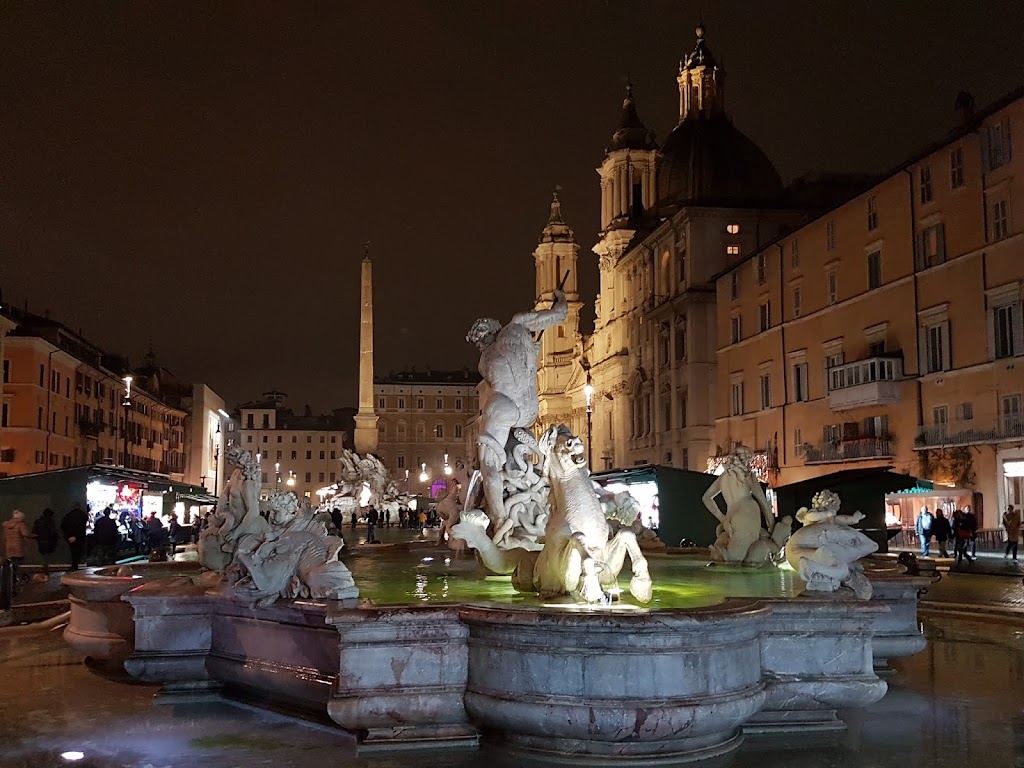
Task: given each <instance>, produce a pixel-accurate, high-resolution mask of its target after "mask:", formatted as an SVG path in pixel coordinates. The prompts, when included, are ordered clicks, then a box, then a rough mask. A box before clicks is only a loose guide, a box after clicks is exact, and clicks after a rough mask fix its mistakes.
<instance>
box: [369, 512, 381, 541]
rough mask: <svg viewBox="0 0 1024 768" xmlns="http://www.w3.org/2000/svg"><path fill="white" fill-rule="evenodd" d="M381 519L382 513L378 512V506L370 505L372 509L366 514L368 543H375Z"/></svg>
mask: <svg viewBox="0 0 1024 768" xmlns="http://www.w3.org/2000/svg"><path fill="white" fill-rule="evenodd" d="M379 520H380V515H379V514H378V513H377V508H376V507H375V506H373V505H372V504H371V505H370V511H369V512H368V513H367V515H366V543H367V544H373V542H374V541H375V540H376V539H375V534H376V532H377V522H378V521H379Z"/></svg>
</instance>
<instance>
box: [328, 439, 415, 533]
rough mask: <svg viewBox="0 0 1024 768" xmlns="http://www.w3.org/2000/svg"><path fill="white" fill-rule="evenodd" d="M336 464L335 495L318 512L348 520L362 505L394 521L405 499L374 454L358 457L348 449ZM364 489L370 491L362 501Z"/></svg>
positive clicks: (344, 450)
mask: <svg viewBox="0 0 1024 768" xmlns="http://www.w3.org/2000/svg"><path fill="white" fill-rule="evenodd" d="M339 461H340V463H341V477H340V479H339V480H338V482H337V483H335V484H334V486H333V488H334V489H335V490H336V491H337V492H336V493H335V494H334V495H333V496H331V497H330V498H329V499H327V500H326V501H324V502H323V504H321V509H323V510H325V511H327V512H331V511H334V510H337V511H339V512H341V514H342V515H344V516H348V515H349V514H350V513H351V512H352V511H353V510H354V509H356V508H358V507H360V506H362V505H363V504H364V502H365V504H367V505H373V506H374V507H376V508H377V510H378V511H379V512H380V513H381V514H384V511H385V510H390V511H391V513H392V517H393V518H396V519H397V516H398V508H399V506H401V503H402V501H403V500H404V499H403V496H402V494H401V493H399V490H398V485H397V484H396V483H395V481H394V480H392V479H391V477H390V475H389V474H388V470H387V467H385V466H384V463H383V462H382V461H381V460H380V459H379V458H377V457H376V456H374V455H373V454H370V453H368V454H365V455H363V456H360V455H359V454H358V453H356V452H355V451H350V450H348V449H347V448H346V449H343V450H342V451H341V455H340V456H339ZM364 489H368V490H369V496H367V497H366V498H365V499H364V498H363V497H364Z"/></svg>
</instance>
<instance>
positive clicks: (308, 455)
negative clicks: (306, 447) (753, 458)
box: [306, 451, 313, 460]
mask: <svg viewBox="0 0 1024 768" xmlns="http://www.w3.org/2000/svg"><path fill="white" fill-rule="evenodd" d="M312 458H313V452H312V451H306V459H307V460H308V459H312Z"/></svg>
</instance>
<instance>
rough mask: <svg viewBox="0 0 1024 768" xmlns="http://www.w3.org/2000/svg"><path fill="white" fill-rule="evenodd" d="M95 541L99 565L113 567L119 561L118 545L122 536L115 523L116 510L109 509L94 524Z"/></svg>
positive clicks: (98, 516) (101, 513)
mask: <svg viewBox="0 0 1024 768" xmlns="http://www.w3.org/2000/svg"><path fill="white" fill-rule="evenodd" d="M92 534H93V539H94V541H95V542H96V561H97V563H98V564H99V565H113V564H114V563H115V562H116V561H117V545H118V544H119V543H120V542H121V535H120V534H119V533H118V532H117V523H116V522H114V510H113V508H111V507H107V508H106V509H104V510H103V511H102V512H100V514H99V515H97V516H96V519H95V520H94V521H93V524H92Z"/></svg>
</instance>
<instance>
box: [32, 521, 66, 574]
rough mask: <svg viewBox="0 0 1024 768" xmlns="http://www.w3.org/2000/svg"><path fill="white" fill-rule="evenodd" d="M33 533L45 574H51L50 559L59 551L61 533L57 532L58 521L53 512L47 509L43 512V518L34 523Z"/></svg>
mask: <svg viewBox="0 0 1024 768" xmlns="http://www.w3.org/2000/svg"><path fill="white" fill-rule="evenodd" d="M32 533H34V534H35V536H36V546H37V547H39V559H40V560H42V561H43V573H45V574H49V573H50V558H51V557H52V556H53V553H54V552H56V551H57V542H59V541H60V532H59V531H58V530H57V521H56V520H55V519H54V517H53V510H52V509H50V508H49V507H47V508H46V509H44V510H43V514H42V516H41V517H37V518H36V520H35V522H34V523H32Z"/></svg>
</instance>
